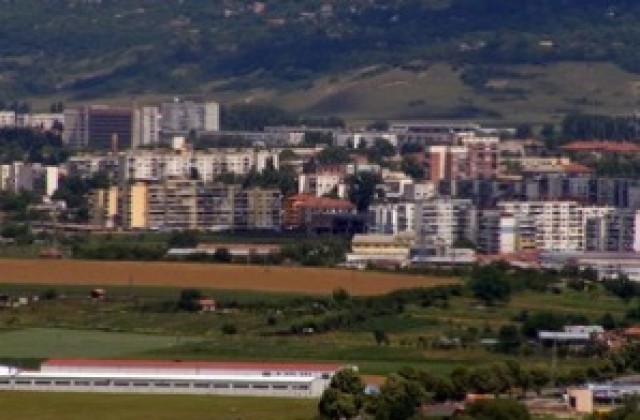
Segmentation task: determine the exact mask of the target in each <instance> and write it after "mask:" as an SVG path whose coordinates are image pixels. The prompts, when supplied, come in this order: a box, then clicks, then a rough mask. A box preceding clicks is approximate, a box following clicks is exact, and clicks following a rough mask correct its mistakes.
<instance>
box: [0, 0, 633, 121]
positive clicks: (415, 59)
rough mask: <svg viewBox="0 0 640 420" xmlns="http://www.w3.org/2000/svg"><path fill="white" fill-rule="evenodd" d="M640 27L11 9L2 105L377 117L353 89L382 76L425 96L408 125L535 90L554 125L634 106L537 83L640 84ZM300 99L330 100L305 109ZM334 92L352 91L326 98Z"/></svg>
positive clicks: (54, 4) (526, 11)
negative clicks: (201, 99) (162, 102)
mask: <svg viewBox="0 0 640 420" xmlns="http://www.w3.org/2000/svg"><path fill="white" fill-rule="evenodd" d="M638 17H640V4H638V3H637V2H636V1H633V0H607V1H605V0H526V1H522V2H511V1H502V0H394V1H381V0H353V1H349V2H329V1H326V2H323V1H313V0H305V1H299V0H298V1H292V0H287V1H283V0H278V1H276V0H267V1H262V2H254V1H234V0H225V1H208V0H171V1H163V2H157V1H153V0H102V1H93V0H48V1H46V2H45V1H41V0H21V1H14V0H2V1H0V51H2V52H3V54H2V56H1V57H0V92H1V94H0V95H1V96H0V100H2V101H4V102H7V101H12V100H16V99H25V98H28V99H31V98H34V97H44V98H47V99H49V98H63V99H65V100H67V101H82V100H93V99H95V98H105V97H113V96H117V95H120V96H121V97H126V98H129V100H130V98H132V97H136V98H137V97H143V98H144V97H145V96H148V95H157V94H166V95H171V94H177V93H191V94H202V95H212V96H213V95H215V96H218V97H223V98H225V97H229V98H231V99H238V98H244V99H246V97H247V92H251V94H250V95H249V96H250V98H249V99H253V100H258V99H260V98H266V99H270V98H276V99H277V102H278V103H281V104H284V105H285V106H289V107H292V109H296V110H301V111H305V112H312V113H313V112H329V113H338V114H354V113H355V114H357V116H371V115H370V114H369V112H372V113H373V114H375V115H373V116H374V117H377V116H379V115H378V114H379V113H378V112H376V111H375V110H370V109H367V108H368V107H367V106H364V107H362V105H361V102H360V99H359V94H354V93H353V92H352V86H351V85H354V86H356V87H357V85H358V84H359V83H357V82H358V80H363V79H367V80H372V79H377V78H380V76H383V78H382V79H381V80H383V79H384V77H386V78H388V79H389V81H388V82H384V81H383V82H382V83H383V84H384V83H391V84H392V86H393V84H395V86H400V87H402V86H405V87H406V90H407V91H408V92H409V93H415V92H425V96H423V97H417V98H413V97H412V98H411V99H409V100H408V102H410V104H409V105H407V104H404V105H403V104H402V103H396V104H394V105H395V106H394V108H400V109H402V108H407V107H408V108H409V109H405V110H404V111H402V112H400V111H397V113H400V114H402V115H401V116H411V115H413V114H418V115H423V113H425V112H426V113H428V114H433V115H435V116H438V115H440V114H442V115H443V116H456V114H460V116H465V115H466V114H476V116H479V117H492V118H495V117H507V118H508V117H509V116H508V115H503V112H501V111H500V108H506V109H507V110H511V109H512V108H513V106H512V105H511V104H510V105H509V106H506V107H502V106H497V105H495V104H496V103H497V102H507V103H511V102H512V101H515V103H516V104H517V102H518V101H523V100H524V101H528V100H529V99H530V98H529V97H528V95H529V94H530V93H531V92H530V90H531V89H534V90H535V92H534V96H536V95H538V92H539V91H542V93H543V94H544V95H547V96H550V97H553V99H552V100H550V101H546V100H545V101H542V102H541V103H540V105H537V104H536V105H534V108H537V107H538V106H542V107H543V108H544V114H545V116H549V115H553V114H554V113H556V112H561V111H562V110H563V109H565V108H567V109H572V108H576V107H578V108H580V109H582V108H585V107H586V108H589V107H596V108H597V107H600V106H601V105H602V106H603V107H604V108H605V109H606V108H607V107H608V105H607V104H606V102H607V101H608V99H607V98H609V97H611V98H612V104H611V105H612V106H613V109H617V108H619V107H622V108H624V106H623V105H625V106H629V105H630V104H629V103H628V102H629V101H632V100H633V99H629V98H626V99H623V100H622V101H620V100H618V99H616V98H615V97H616V96H617V93H618V92H620V89H619V88H618V87H615V86H614V87H611V86H609V85H608V84H607V83H605V85H604V86H603V88H602V89H601V88H597V90H599V91H598V92H592V93H589V94H588V95H586V96H585V95H584V94H583V96H585V97H584V98H583V97H580V93H579V92H572V93H571V94H569V93H567V94H566V95H565V94H562V93H561V94H560V95H556V92H555V88H554V87H553V86H552V85H549V84H548V83H546V82H545V83H542V87H541V86H538V85H536V83H530V82H531V81H532V76H531V74H529V73H530V72H533V73H535V76H533V77H534V79H537V80H539V81H540V80H542V81H544V80H545V79H547V78H549V79H553V77H554V76H555V70H554V69H553V68H549V67H548V66H549V65H553V64H556V63H563V62H578V63H596V64H594V69H595V70H593V71H591V70H589V71H587V72H586V73H591V74H593V75H594V77H595V76H596V75H597V74H598V72H599V71H601V69H602V68H601V67H600V64H599V63H613V64H615V66H608V67H606V68H605V70H602V71H604V72H605V73H607V74H610V75H614V76H615V75H616V74H625V76H624V79H629V80H631V81H632V80H633V76H630V75H628V73H625V72H635V71H640V51H638V50H637V48H635V45H636V44H637V41H639V40H640V25H638V24H637V21H638ZM442 63H447V65H448V66H447V65H445V64H442ZM443 66H444V67H443ZM514 66H515V67H514ZM447 67H449V68H450V70H451V71H444V70H442V69H443V68H445V69H446V68H447ZM615 67H619V68H620V69H624V71H625V72H623V71H622V70H620V69H618V68H615ZM434 68H435V69H436V71H438V72H439V73H438V74H435V75H433V72H434ZM362 69H368V70H362ZM438 69H440V70H438ZM531 69H532V70H531ZM547 70H549V71H547ZM354 72H355V73H354ZM560 73H561V71H560ZM405 75H406V77H405ZM439 75H440V76H439ZM432 76H433V77H434V78H435V79H434V80H435V82H436V83H437V82H438V80H439V79H438V78H439V77H441V78H445V79H447V80H446V81H447V83H448V82H449V81H451V82H452V83H454V84H455V85H458V86H453V85H451V84H444V85H442V86H443V87H447V88H449V87H451V86H453V89H454V90H453V93H454V94H453V95H447V96H452V97H449V98H447V101H448V103H442V104H440V103H439V101H438V100H435V101H434V102H435V105H433V106H432V105H431V97H432V96H433V95H435V96H436V97H437V96H438V94H439V93H438V92H437V90H438V89H435V91H434V92H431V91H429V90H428V89H427V90H425V88H424V83H422V79H425V80H432V79H431V77H432ZM354 77H355V78H356V79H358V80H356V81H355V82H353V80H352V79H353V78H354ZM585 77H586V78H587V79H588V78H589V77H591V76H589V75H588V74H587V75H586V76H585ZM614 79H615V80H616V83H614V84H618V83H617V80H618V79H619V78H618V77H614ZM345 80H349V84H350V86H347V87H345V86H343V83H344V82H345ZM385 80H386V79H385ZM505 80H507V82H506V84H505ZM594 80H596V79H594ZM600 80H601V79H597V80H596V81H595V82H589V80H586V83H591V84H592V85H594V86H595V85H597V84H598V83H599V81H600ZM603 80H609V78H608V77H607V78H605V79H603ZM574 84H575V83H574ZM329 85H331V86H329ZM530 85H531V86H530ZM505 86H506V87H505ZM301 90H302V91H305V90H307V91H308V90H311V91H312V93H314V94H313V95H310V96H311V98H319V99H318V101H317V102H316V103H304V102H305V101H306V102H308V98H307V96H309V95H307V94H305V95H300V94H299V92H300V91H301ZM322 90H324V91H333V92H338V93H340V94H339V95H337V96H335V95H334V96H332V95H325V96H324V97H322V95H317V94H315V92H316V91H322ZM400 90H402V89H400ZM440 90H443V89H440ZM587 90H589V89H587ZM289 92H294V93H289ZM621 92H622V93H623V95H622V96H625V95H627V94H629V89H628V88H624V89H622V90H621ZM441 93H444V94H448V92H441ZM592 94H595V95H596V96H598V98H596V99H593V98H592V97H591V95H592ZM567 95H568V96H567ZM365 96H366V95H365ZM410 96H415V95H410ZM599 96H602V98H599ZM364 100H369V98H368V97H367V98H364ZM487 102H489V103H487ZM547 102H549V103H547ZM492 104H493V105H492ZM631 105H633V104H631ZM494 108H495V109H494ZM516 108H517V105H516ZM496 109H497V110H496ZM354 110H355V111H354ZM385 112H386V111H385ZM534 112H537V111H534ZM380 116H381V114H380ZM472 116H473V115H472Z"/></svg>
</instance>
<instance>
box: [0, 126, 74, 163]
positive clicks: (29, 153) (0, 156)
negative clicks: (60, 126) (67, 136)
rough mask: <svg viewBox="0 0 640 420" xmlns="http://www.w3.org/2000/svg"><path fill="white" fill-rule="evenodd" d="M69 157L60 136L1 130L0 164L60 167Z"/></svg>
mask: <svg viewBox="0 0 640 420" xmlns="http://www.w3.org/2000/svg"><path fill="white" fill-rule="evenodd" d="M68 157H69V151H68V150H67V149H66V148H65V147H64V145H63V144H62V138H61V137H60V135H59V134H56V133H53V132H49V131H46V132H45V131H38V130H32V129H26V128H0V162H1V163H9V162H13V161H28V162H34V163H42V164H45V165H58V164H60V163H63V162H65V161H66V160H67V158H68Z"/></svg>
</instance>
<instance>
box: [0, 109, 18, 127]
mask: <svg viewBox="0 0 640 420" xmlns="http://www.w3.org/2000/svg"><path fill="white" fill-rule="evenodd" d="M15 126H16V113H15V111H0V127H15Z"/></svg>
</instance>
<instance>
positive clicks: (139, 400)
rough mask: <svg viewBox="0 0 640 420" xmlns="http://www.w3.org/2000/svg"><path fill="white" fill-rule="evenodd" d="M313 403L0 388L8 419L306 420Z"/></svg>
mask: <svg viewBox="0 0 640 420" xmlns="http://www.w3.org/2000/svg"><path fill="white" fill-rule="evenodd" d="M316 404H317V402H316V401H315V400H302V399H277V398H244V397H217V396H216V397H211V396H191V395H162V396H156V395H111V394H109V395H104V394H81V393H78V394H75V393H74V394H71V393H69V394H64V393H38V392H28V393H27V392H25V393H18V392H0V406H1V407H2V418H6V419H13V420H21V419H25V420H27V419H29V420H31V419H38V420H58V419H65V420H74V419H78V420H85V419H89V418H90V419H94V420H129V419H130V420H139V419H141V418H148V419H154V420H163V419H167V420H169V419H171V420H173V419H176V418H179V419H181V420H189V419H205V418H206V419H209V418H215V419H233V420H250V419H251V420H253V419H261V420H271V419H273V420H276V419H277V420H298V419H299V420H302V419H305V420H307V419H313V418H315V412H316Z"/></svg>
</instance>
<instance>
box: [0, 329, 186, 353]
mask: <svg viewBox="0 0 640 420" xmlns="http://www.w3.org/2000/svg"><path fill="white" fill-rule="evenodd" d="M180 340H181V339H180V338H176V337H174V336H168V335H164V336H163V335H151V334H132V333H115V332H104V331H92V330H86V331H83V330H69V329H63V328H26V329H20V330H13V331H5V332H0V358H1V359H11V358H14V357H16V356H20V358H26V359H42V358H86V357H92V358H119V357H121V356H123V355H127V354H131V353H135V352H144V351H151V350H157V349H162V348H167V347H171V346H175V345H176V343H179V342H181V341H180ZM182 340H183V341H182V342H184V340H185V339H184V338H183V339H182Z"/></svg>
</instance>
